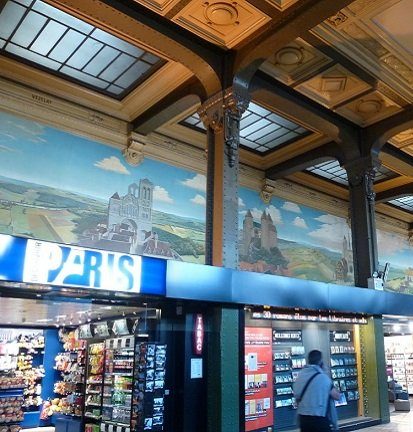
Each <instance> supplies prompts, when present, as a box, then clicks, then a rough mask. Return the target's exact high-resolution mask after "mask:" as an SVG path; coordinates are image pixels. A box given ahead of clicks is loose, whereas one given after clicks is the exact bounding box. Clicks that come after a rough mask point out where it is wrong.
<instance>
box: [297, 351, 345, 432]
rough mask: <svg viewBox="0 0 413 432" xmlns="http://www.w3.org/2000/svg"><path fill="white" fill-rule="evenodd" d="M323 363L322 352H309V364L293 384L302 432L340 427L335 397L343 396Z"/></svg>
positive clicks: (325, 430)
mask: <svg viewBox="0 0 413 432" xmlns="http://www.w3.org/2000/svg"><path fill="white" fill-rule="evenodd" d="M323 366H324V365H323V357H322V353H321V351H318V350H313V351H310V352H309V354H308V364H307V366H306V367H304V368H303V369H302V370H301V371H300V373H299V374H298V376H297V380H296V381H295V383H294V386H293V391H294V396H295V399H296V401H297V404H298V409H297V414H298V418H299V422H300V428H301V432H330V431H331V430H337V415H336V412H335V405H334V402H333V400H339V399H340V392H339V391H338V390H337V389H336V388H335V387H334V385H333V382H332V380H331V379H330V377H329V376H328V375H327V374H326V373H325V371H324V370H323Z"/></svg>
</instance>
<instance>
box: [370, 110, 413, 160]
mask: <svg viewBox="0 0 413 432" xmlns="http://www.w3.org/2000/svg"><path fill="white" fill-rule="evenodd" d="M410 128H413V105H408V106H407V107H406V108H405V109H403V111H400V112H398V113H396V114H394V115H392V116H391V117H388V118H386V119H384V120H381V121H379V122H378V123H375V124H373V125H371V126H368V127H366V128H365V129H364V130H363V140H364V141H365V142H366V143H367V144H368V145H369V147H370V148H371V149H372V150H373V151H375V152H376V153H379V152H380V150H381V148H382V147H383V146H384V145H385V144H386V142H387V141H388V140H389V139H391V138H393V137H394V136H396V135H397V134H399V133H400V132H403V131H405V130H407V129H410Z"/></svg>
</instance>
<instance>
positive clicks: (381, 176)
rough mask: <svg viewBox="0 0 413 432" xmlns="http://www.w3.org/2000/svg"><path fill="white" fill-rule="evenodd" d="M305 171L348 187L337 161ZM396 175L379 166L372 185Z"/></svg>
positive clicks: (345, 176)
mask: <svg viewBox="0 0 413 432" xmlns="http://www.w3.org/2000/svg"><path fill="white" fill-rule="evenodd" d="M307 171H309V172H311V173H313V174H316V175H318V176H320V177H323V178H326V179H328V180H331V181H333V182H335V183H339V184H343V185H348V178H347V172H346V170H345V169H344V168H342V167H341V166H340V163H339V162H338V161H337V160H331V161H328V162H323V163H320V164H317V165H314V166H312V167H310V168H307ZM395 176H396V174H395V173H394V172H393V171H391V170H389V169H388V168H386V167H384V166H381V167H380V169H379V170H378V172H377V173H376V176H375V178H374V183H378V182H380V181H383V180H387V179H389V178H393V177H395Z"/></svg>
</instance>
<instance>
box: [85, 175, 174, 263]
mask: <svg viewBox="0 0 413 432" xmlns="http://www.w3.org/2000/svg"><path fill="white" fill-rule="evenodd" d="M153 189H154V185H153V183H152V182H151V181H150V180H148V179H146V178H145V179H141V180H139V183H138V184H136V183H132V184H130V185H129V187H128V193H127V194H126V195H124V196H120V195H119V193H118V192H115V193H114V194H113V195H112V196H111V197H110V199H109V205H108V212H107V222H106V224H105V223H101V224H98V225H97V227H96V228H94V229H89V230H86V231H85V232H84V233H83V238H82V240H81V242H80V244H81V245H82V246H89V247H97V248H101V249H107V250H112V251H117V252H125V253H131V254H138V255H152V256H158V257H162V258H173V259H178V260H181V259H182V258H181V257H180V256H179V254H178V253H177V252H175V251H174V250H173V249H172V248H171V245H170V244H169V242H166V241H161V240H160V239H159V237H158V233H157V232H156V231H154V230H153V225H152V205H153Z"/></svg>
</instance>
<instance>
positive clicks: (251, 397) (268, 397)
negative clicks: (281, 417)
mask: <svg viewBox="0 0 413 432" xmlns="http://www.w3.org/2000/svg"><path fill="white" fill-rule="evenodd" d="M272 374H273V373H272V335H271V328H261V327H246V328H245V430H246V432H249V431H254V430H257V429H260V428H266V427H269V426H273V424H274V401H273V381H272V380H273V376H272Z"/></svg>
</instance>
